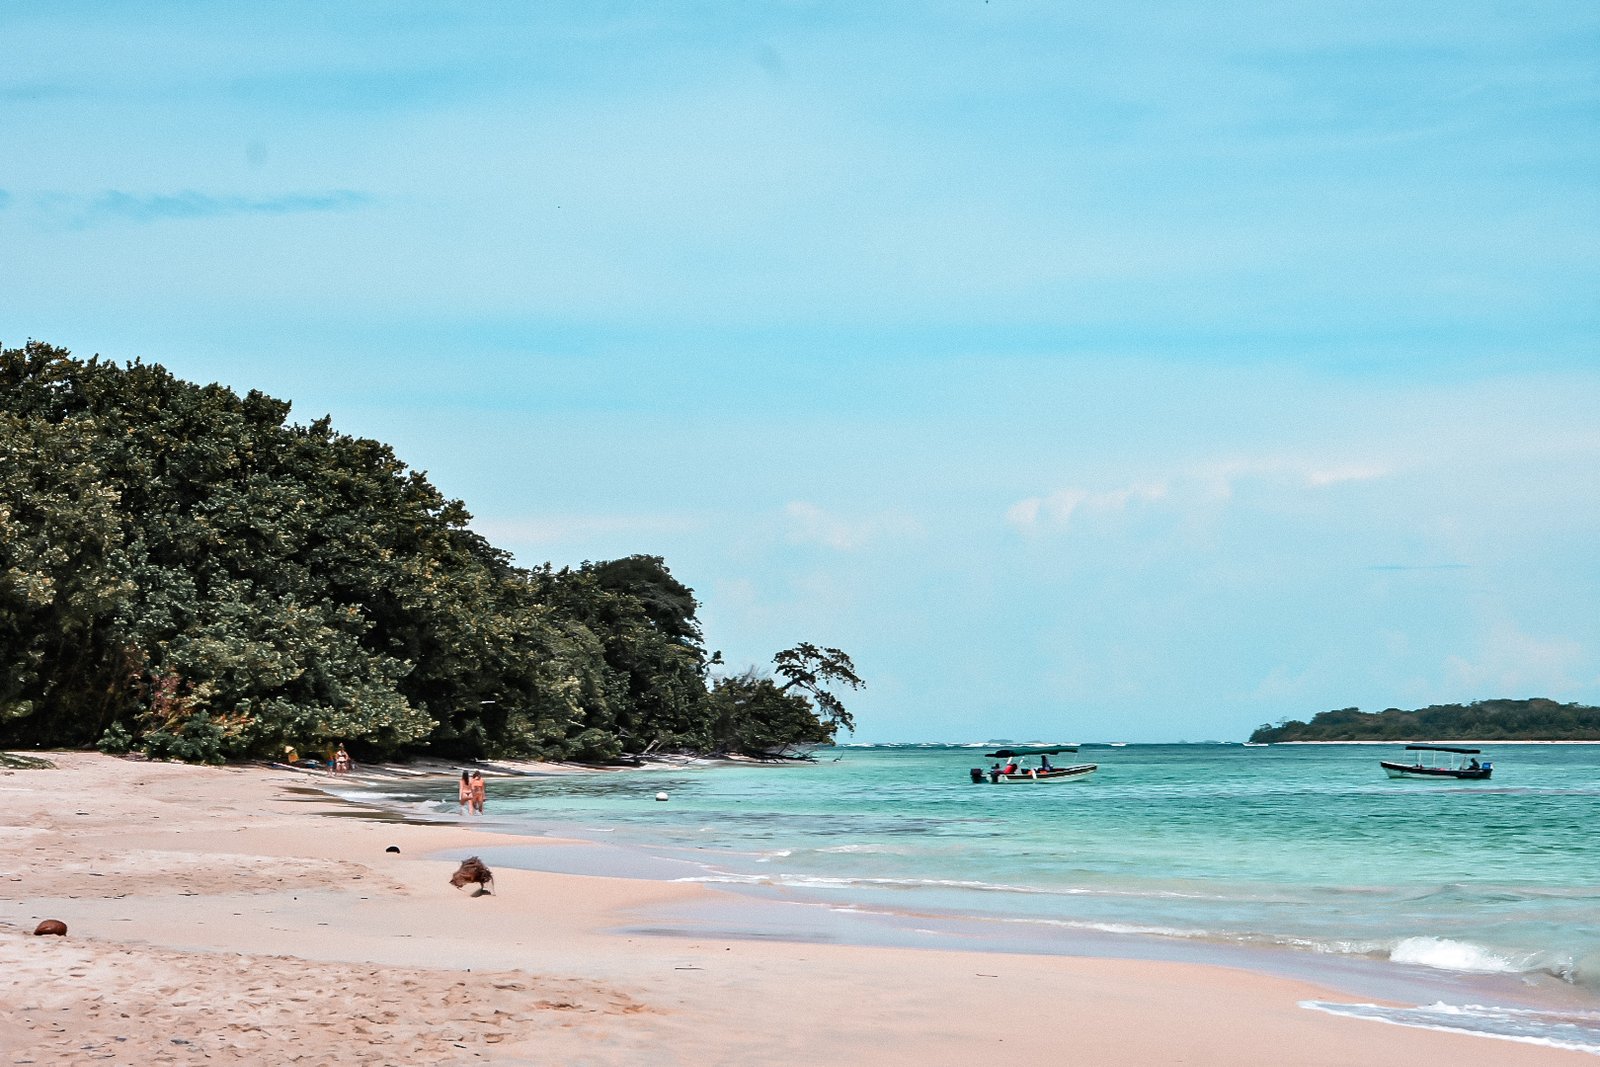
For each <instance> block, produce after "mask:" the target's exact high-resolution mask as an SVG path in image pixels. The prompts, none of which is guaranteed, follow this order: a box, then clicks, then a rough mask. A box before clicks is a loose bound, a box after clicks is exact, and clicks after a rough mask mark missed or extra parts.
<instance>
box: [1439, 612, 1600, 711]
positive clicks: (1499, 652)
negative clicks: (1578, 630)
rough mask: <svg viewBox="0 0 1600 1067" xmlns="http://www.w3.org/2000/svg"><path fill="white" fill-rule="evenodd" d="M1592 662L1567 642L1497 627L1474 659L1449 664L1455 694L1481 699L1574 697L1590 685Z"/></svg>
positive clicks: (1507, 625) (1575, 643) (1454, 658)
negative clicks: (1576, 692) (1586, 670)
mask: <svg viewBox="0 0 1600 1067" xmlns="http://www.w3.org/2000/svg"><path fill="white" fill-rule="evenodd" d="M1587 661H1589V657H1588V656H1587V654H1586V653H1585V651H1584V647H1583V645H1582V644H1581V643H1579V642H1578V641H1575V640H1572V639H1571V638H1566V637H1544V638H1541V637H1535V636H1534V635H1532V634H1528V633H1524V632H1522V631H1521V630H1519V629H1517V627H1515V626H1513V625H1511V624H1510V623H1499V624H1497V625H1496V626H1495V627H1494V628H1493V629H1491V630H1490V631H1489V633H1488V634H1487V635H1486V636H1485V637H1484V639H1483V641H1482V642H1481V645H1480V647H1479V649H1478V652H1477V654H1476V655H1475V656H1474V657H1473V658H1472V659H1471V660H1468V659H1464V658H1462V657H1460V656H1451V657H1449V658H1448V659H1447V660H1446V661H1445V669H1446V671H1447V672H1448V680H1449V683H1450V685H1451V687H1452V688H1454V689H1455V690H1457V691H1460V692H1463V693H1476V694H1480V695H1483V696H1500V695H1510V694H1516V695H1519V696H1521V695H1526V696H1551V697H1554V696H1556V695H1557V694H1561V693H1569V692H1575V691H1578V690H1580V689H1583V688H1584V687H1585V684H1586V683H1587V684H1592V682H1593V679H1592V675H1593V665H1592V663H1590V665H1589V670H1588V672H1587V673H1588V675H1589V676H1588V677H1580V675H1582V674H1584V668H1585V663H1586V662H1587Z"/></svg>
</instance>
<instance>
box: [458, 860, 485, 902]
mask: <svg viewBox="0 0 1600 1067" xmlns="http://www.w3.org/2000/svg"><path fill="white" fill-rule="evenodd" d="M450 884H451V885H453V886H455V887H456V888H457V889H460V888H461V887H462V886H464V885H473V884H476V885H477V887H478V890H477V892H475V893H473V894H472V895H473V896H475V897H481V896H483V895H484V894H485V893H487V892H489V891H490V890H489V887H490V886H492V885H494V873H493V872H492V871H490V870H489V867H488V865H487V864H485V863H484V862H483V861H482V860H480V859H479V858H478V857H476V856H468V857H467V858H466V859H464V860H462V861H461V866H460V867H457V868H456V873H455V874H452V875H451V876H450Z"/></svg>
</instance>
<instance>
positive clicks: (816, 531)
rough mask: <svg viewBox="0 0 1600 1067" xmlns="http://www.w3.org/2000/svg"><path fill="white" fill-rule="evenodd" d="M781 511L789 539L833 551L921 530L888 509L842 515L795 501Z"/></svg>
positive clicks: (903, 535)
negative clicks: (784, 518) (853, 516)
mask: <svg viewBox="0 0 1600 1067" xmlns="http://www.w3.org/2000/svg"><path fill="white" fill-rule="evenodd" d="M783 513H784V515H785V516H786V517H787V518H788V520H789V535H788V536H789V540H790V541H793V542H796V543H798V544H812V545H821V546H823V547H824V548H831V549H833V550H834V551H836V552H852V551H855V550H856V549H859V548H863V547H865V546H866V545H868V544H871V543H873V542H875V541H880V540H884V539H888V538H893V539H900V538H905V537H915V536H917V535H918V534H920V533H921V532H922V526H921V524H920V523H918V522H917V521H916V520H915V519H913V518H911V517H910V516H907V515H901V514H897V513H892V512H886V513H881V514H876V515H867V516H863V517H859V518H845V517H842V516H839V515H834V514H832V513H830V512H828V511H825V510H823V509H822V508H820V507H818V506H817V505H815V504H811V503H808V502H806V501H803V500H795V501H791V502H790V503H789V504H787V505H785V506H784V509H783Z"/></svg>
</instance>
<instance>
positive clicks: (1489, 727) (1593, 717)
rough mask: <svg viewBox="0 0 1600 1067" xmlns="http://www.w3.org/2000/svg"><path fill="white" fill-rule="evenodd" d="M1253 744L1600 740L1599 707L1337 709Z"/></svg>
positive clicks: (1542, 702) (1513, 704) (1256, 737)
mask: <svg viewBox="0 0 1600 1067" xmlns="http://www.w3.org/2000/svg"><path fill="white" fill-rule="evenodd" d="M1250 740H1252V741H1266V742H1281V741H1600V708H1595V707H1588V706H1586V705H1583V704H1557V703H1556V702H1555V701H1553V700H1546V699H1544V698H1542V697H1534V698H1532V699H1528V700H1479V701H1476V702H1474V703H1471V704H1434V705H1430V706H1429V707H1426V708H1419V709H1417V710H1415V711H1402V710H1401V709H1399V708H1387V709H1385V710H1383V711H1377V712H1368V711H1362V710H1361V709H1359V708H1339V709H1337V710H1334V711H1324V712H1319V713H1318V714H1316V715H1314V716H1312V717H1311V721H1310V722H1301V721H1300V720H1298V719H1293V720H1290V721H1287V722H1283V723H1279V724H1278V725H1276V726H1274V725H1272V724H1271V723H1265V724H1263V725H1261V726H1259V727H1257V728H1256V730H1255V732H1254V733H1252V734H1251V735H1250Z"/></svg>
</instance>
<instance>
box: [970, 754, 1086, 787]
mask: <svg viewBox="0 0 1600 1067" xmlns="http://www.w3.org/2000/svg"><path fill="white" fill-rule="evenodd" d="M1076 751H1078V746H1077V745H1051V746H1048V747H1040V748H999V749H995V750H994V751H993V752H985V753H984V754H983V755H984V758H985V759H992V760H995V761H997V762H996V763H995V764H994V766H992V767H990V768H989V769H988V770H984V769H983V768H982V767H974V768H972V770H971V772H969V773H970V774H971V775H972V781H973V783H974V784H976V785H982V784H983V783H984V782H988V783H991V784H993V785H1001V784H1012V785H1015V784H1022V783H1033V782H1073V781H1079V780H1081V779H1084V778H1087V777H1089V776H1090V775H1091V774H1093V773H1094V772H1095V771H1097V770H1099V769H1100V765H1099V764H1098V763H1075V764H1071V765H1069V766H1064V767H1058V766H1056V765H1055V764H1053V763H1051V762H1050V757H1051V756H1056V755H1060V754H1061V753H1063V752H1076ZM998 761H1004V762H998Z"/></svg>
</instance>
